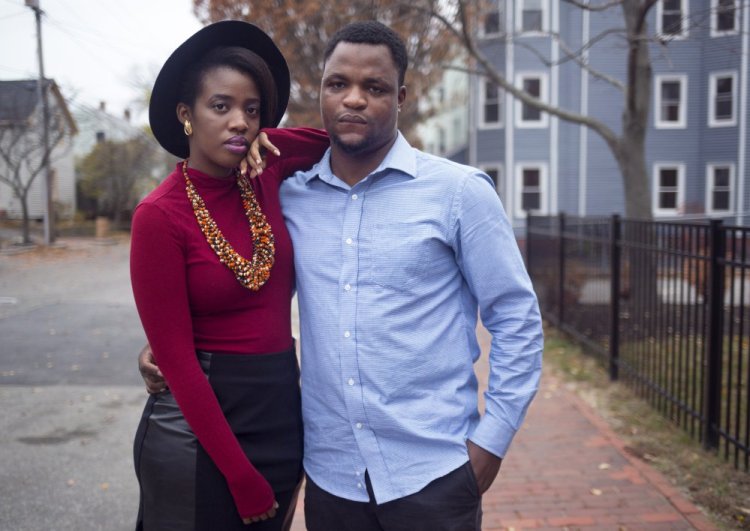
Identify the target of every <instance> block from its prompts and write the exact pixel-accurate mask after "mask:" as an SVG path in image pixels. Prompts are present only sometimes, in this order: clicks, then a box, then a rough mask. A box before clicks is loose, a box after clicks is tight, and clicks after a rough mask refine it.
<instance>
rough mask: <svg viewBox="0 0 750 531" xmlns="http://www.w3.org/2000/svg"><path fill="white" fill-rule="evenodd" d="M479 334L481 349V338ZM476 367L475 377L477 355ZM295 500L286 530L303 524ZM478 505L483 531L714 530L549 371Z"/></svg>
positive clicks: (481, 363) (482, 362)
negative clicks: (494, 477)
mask: <svg viewBox="0 0 750 531" xmlns="http://www.w3.org/2000/svg"><path fill="white" fill-rule="evenodd" d="M480 337H482V343H484V345H485V347H486V345H487V337H486V336H480ZM477 367H478V370H479V374H478V377H479V379H480V382H481V381H482V380H484V379H485V378H486V374H485V373H486V369H485V368H486V358H485V356H483V359H481V360H480V361H479V362H478V364H477ZM303 498H304V493H303V494H302V496H301V499H300V503H299V506H298V508H297V513H296V515H295V522H294V525H293V526H292V530H293V531H302V530H304V529H305V527H304V514H303V502H302V499H303ZM482 505H483V509H484V518H483V526H482V529H483V530H500V529H506V530H509V529H514V530H516V531H518V530H521V529H584V528H585V529H613V530H636V529H637V530H641V529H701V530H708V529H716V528H715V526H714V525H713V524H711V522H710V521H709V520H708V519H707V518H706V517H705V516H704V515H703V514H702V513H701V512H700V511H699V510H698V509H697V508H696V507H695V506H694V505H693V504H692V503H691V502H689V501H688V500H687V499H686V498H685V497H684V496H683V495H682V494H680V493H679V492H678V491H677V490H676V489H675V488H674V487H672V486H671V484H670V483H669V481H667V480H666V479H665V478H664V476H662V475H661V474H660V473H659V472H657V471H656V470H655V469H653V468H652V467H651V466H650V465H648V464H646V463H644V462H643V461H640V460H638V459H636V458H635V457H633V456H631V455H629V454H628V453H627V451H626V450H625V445H624V443H623V441H622V440H621V439H620V438H619V437H618V436H617V435H616V434H615V433H614V432H613V431H612V429H611V428H610V427H609V426H608V425H607V424H606V422H605V421H604V420H603V419H601V418H600V417H599V416H598V415H597V413H596V412H595V411H594V410H592V409H591V408H590V407H589V406H588V405H587V404H586V403H584V402H583V401H582V400H581V399H580V398H578V396H576V395H575V394H574V393H573V392H572V391H570V390H568V389H566V388H565V386H564V385H563V382H561V381H560V380H558V379H557V377H555V376H553V375H550V374H545V375H544V377H543V379H542V387H541V389H540V390H539V394H538V395H537V397H536V399H535V400H534V402H533V403H532V405H531V408H530V409H529V413H528V416H527V418H526V422H525V423H524V425H523V427H522V428H521V431H520V432H519V433H518V435H517V436H516V438H515V439H514V441H513V444H512V445H511V448H510V451H509V453H508V455H507V456H506V460H505V462H504V463H503V466H502V469H501V470H500V476H499V477H498V479H497V480H496V481H495V483H494V485H493V486H492V488H491V489H490V490H489V491H488V492H487V493H486V494H485V495H484V498H483V503H482ZM331 531H335V530H331Z"/></svg>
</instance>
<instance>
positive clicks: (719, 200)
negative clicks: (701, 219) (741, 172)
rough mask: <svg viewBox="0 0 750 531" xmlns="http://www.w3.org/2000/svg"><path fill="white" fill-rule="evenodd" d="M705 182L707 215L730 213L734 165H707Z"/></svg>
mask: <svg viewBox="0 0 750 531" xmlns="http://www.w3.org/2000/svg"><path fill="white" fill-rule="evenodd" d="M706 180H707V183H706V211H707V212H708V213H709V214H726V213H729V212H731V211H732V196H733V188H734V164H709V165H708V171H707V175H706Z"/></svg>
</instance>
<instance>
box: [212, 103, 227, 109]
mask: <svg viewBox="0 0 750 531" xmlns="http://www.w3.org/2000/svg"><path fill="white" fill-rule="evenodd" d="M214 109H216V110H217V111H225V110H226V109H227V106H226V105H225V104H223V103H214Z"/></svg>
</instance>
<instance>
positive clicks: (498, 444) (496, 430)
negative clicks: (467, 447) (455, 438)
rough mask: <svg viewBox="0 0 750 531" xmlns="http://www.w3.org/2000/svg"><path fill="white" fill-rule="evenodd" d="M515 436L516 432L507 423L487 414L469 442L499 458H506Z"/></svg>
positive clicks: (470, 436)
mask: <svg viewBox="0 0 750 531" xmlns="http://www.w3.org/2000/svg"><path fill="white" fill-rule="evenodd" d="M515 435H516V430H514V429H513V428H511V427H510V426H509V425H508V424H507V423H505V422H503V421H502V420H499V419H496V418H493V417H491V416H490V415H487V414H485V415H484V416H483V417H482V419H481V420H480V421H479V424H478V425H477V427H476V428H475V429H474V431H473V432H472V433H471V435H469V440H471V442H473V443H474V444H476V445H477V446H481V447H482V448H484V449H485V450H487V451H488V452H490V453H492V454H495V455H496V456H497V457H500V458H504V457H505V454H506V453H507V452H508V448H509V447H510V443H511V442H512V441H513V437H514V436H515Z"/></svg>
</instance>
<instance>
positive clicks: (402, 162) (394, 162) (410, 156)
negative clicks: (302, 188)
mask: <svg viewBox="0 0 750 531" xmlns="http://www.w3.org/2000/svg"><path fill="white" fill-rule="evenodd" d="M386 170H394V171H398V172H401V173H404V174H406V175H408V176H409V177H412V178H416V177H417V155H416V152H415V151H414V149H413V148H412V147H411V145H409V142H407V140H406V138H404V135H402V134H401V131H399V132H398V135H397V137H396V141H395V142H394V143H393V146H391V149H390V150H388V153H386V155H385V157H384V158H383V161H382V162H381V163H380V164H379V165H378V167H377V168H375V170H374V171H373V172H372V173H370V175H376V174H378V173H380V172H383V171H386ZM370 175H368V176H367V177H366V178H369V177H370ZM315 177H318V178H319V179H321V180H322V181H325V182H327V183H331V182H332V181H334V180H336V181H338V180H339V179H338V177H336V176H335V175H334V174H333V171H332V170H331V148H328V149H327V150H326V152H325V154H324V155H323V158H322V159H320V162H318V163H317V164H315V166H313V167H312V168H310V169H309V170H308V171H306V172H303V173H302V178H303V180H304V181H305V183H308V182H310V181H311V180H312V179H313V178H315Z"/></svg>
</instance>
